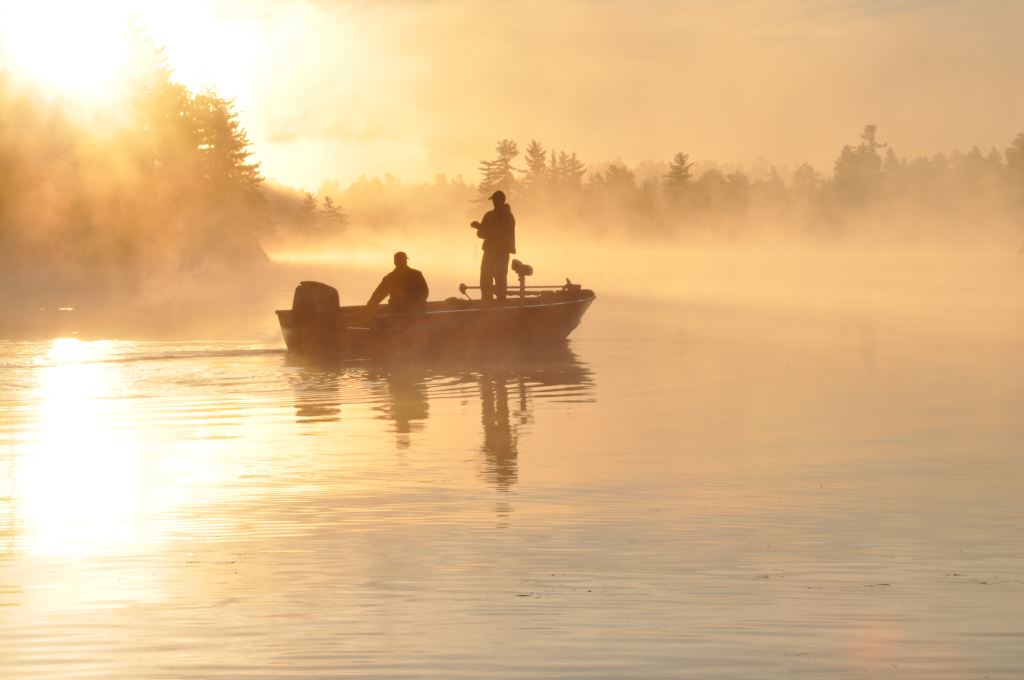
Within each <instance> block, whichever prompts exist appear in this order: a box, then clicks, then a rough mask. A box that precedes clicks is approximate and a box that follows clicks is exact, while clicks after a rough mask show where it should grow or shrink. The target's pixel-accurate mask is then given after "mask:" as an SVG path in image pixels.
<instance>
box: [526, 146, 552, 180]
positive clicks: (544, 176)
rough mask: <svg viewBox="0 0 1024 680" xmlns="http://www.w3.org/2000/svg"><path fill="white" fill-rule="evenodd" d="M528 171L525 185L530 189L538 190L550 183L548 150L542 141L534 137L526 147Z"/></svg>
mask: <svg viewBox="0 0 1024 680" xmlns="http://www.w3.org/2000/svg"><path fill="white" fill-rule="evenodd" d="M525 160H526V173H525V175H524V176H523V186H524V187H525V188H526V189H527V190H529V191H537V190H538V189H540V188H542V187H544V186H545V185H547V184H548V181H549V179H550V177H551V173H550V172H549V170H548V163H547V152H546V151H545V150H544V147H543V146H541V144H540V142H538V141H537V140H535V139H533V140H530V145H529V146H528V147H526V157H525Z"/></svg>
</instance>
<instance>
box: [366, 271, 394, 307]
mask: <svg viewBox="0 0 1024 680" xmlns="http://www.w3.org/2000/svg"><path fill="white" fill-rule="evenodd" d="M389 289H390V287H389V286H388V277H386V276H385V277H384V278H383V279H381V280H380V283H379V284H377V288H376V289H374V291H373V295H371V296H370V299H369V300H367V301H366V306H367V307H374V306H376V305H379V304H380V303H381V300H383V299H384V298H386V297H387V296H388V293H389V292H390V290H389Z"/></svg>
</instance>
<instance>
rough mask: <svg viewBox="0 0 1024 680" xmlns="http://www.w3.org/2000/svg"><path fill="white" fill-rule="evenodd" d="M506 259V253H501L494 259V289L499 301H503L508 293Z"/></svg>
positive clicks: (507, 256) (507, 255)
mask: <svg viewBox="0 0 1024 680" xmlns="http://www.w3.org/2000/svg"><path fill="white" fill-rule="evenodd" d="M508 258H509V254H508V253H502V254H501V255H500V256H496V257H495V258H494V288H495V290H496V291H497V298H498V300H499V301H504V299H505V294H506V292H507V291H508Z"/></svg>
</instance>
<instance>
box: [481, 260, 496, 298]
mask: <svg viewBox="0 0 1024 680" xmlns="http://www.w3.org/2000/svg"><path fill="white" fill-rule="evenodd" d="M490 259H491V258H490V254H489V253H488V252H487V251H486V250H485V251H484V256H483V259H482V260H480V299H481V300H490V299H491V297H492V296H493V288H494V286H493V283H494V277H493V276H492V275H491V262H490Z"/></svg>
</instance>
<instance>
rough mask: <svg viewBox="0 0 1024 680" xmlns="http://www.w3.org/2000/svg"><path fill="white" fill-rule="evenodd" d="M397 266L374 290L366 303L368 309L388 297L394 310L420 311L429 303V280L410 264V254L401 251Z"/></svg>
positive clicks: (390, 306) (398, 253)
mask: <svg viewBox="0 0 1024 680" xmlns="http://www.w3.org/2000/svg"><path fill="white" fill-rule="evenodd" d="M394 261H395V268H394V269H393V270H392V271H391V273H390V274H388V275H387V276H385V277H384V278H383V279H381V282H380V285H378V286H377V289H376V290H375V291H373V295H371V296H370V299H369V301H368V302H367V303H366V306H367V308H368V309H372V308H374V307H376V306H377V305H379V304H380V302H381V300H383V299H384V298H387V299H388V309H390V310H391V311H392V312H418V311H422V310H423V309H424V308H425V307H426V304H427V295H428V294H429V289H428V288H427V280H426V279H424V278H423V274H422V273H421V272H420V271H419V270H418V269H413V268H412V267H410V266H409V256H408V255H406V254H405V253H403V252H401V251H399V252H397V253H395V257H394Z"/></svg>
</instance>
